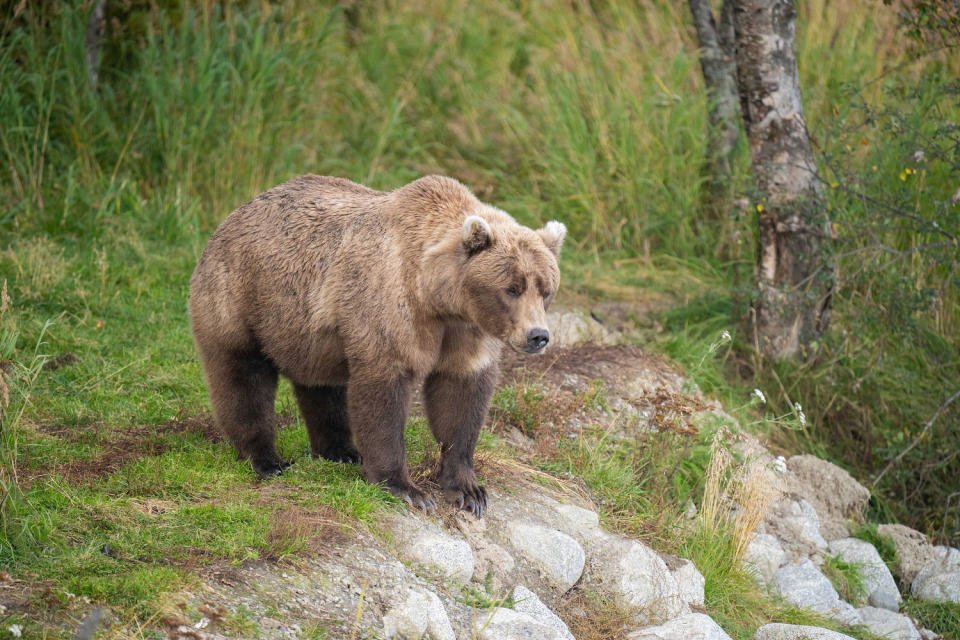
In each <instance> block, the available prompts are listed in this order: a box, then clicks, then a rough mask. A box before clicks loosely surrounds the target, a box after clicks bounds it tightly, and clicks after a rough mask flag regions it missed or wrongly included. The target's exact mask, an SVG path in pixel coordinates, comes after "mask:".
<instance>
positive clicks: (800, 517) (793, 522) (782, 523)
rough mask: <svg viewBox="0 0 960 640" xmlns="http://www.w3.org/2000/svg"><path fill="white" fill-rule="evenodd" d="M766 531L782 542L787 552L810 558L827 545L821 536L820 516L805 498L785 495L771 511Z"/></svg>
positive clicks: (768, 515)
mask: <svg viewBox="0 0 960 640" xmlns="http://www.w3.org/2000/svg"><path fill="white" fill-rule="evenodd" d="M764 524H765V527H766V532H767V533H768V534H771V535H773V536H774V537H776V538H777V540H778V541H779V542H780V545H781V546H782V547H783V549H784V551H786V552H787V553H789V554H791V556H796V557H807V556H810V555H813V554H815V553H817V552H818V551H822V550H823V549H826V548H827V541H826V540H825V539H824V537H823V536H822V535H820V517H819V516H818V515H817V511H816V509H814V508H813V505H811V504H810V503H809V502H807V501H806V500H804V499H802V498H801V499H799V500H794V499H791V498H784V499H781V500H779V501H777V502H776V503H774V505H773V506H772V507H771V508H770V509H769V510H768V511H767V515H766V517H765V519H764Z"/></svg>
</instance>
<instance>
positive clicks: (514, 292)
mask: <svg viewBox="0 0 960 640" xmlns="http://www.w3.org/2000/svg"><path fill="white" fill-rule="evenodd" d="M507 295H508V296H510V297H511V298H519V297H520V287H518V286H517V285H511V286H510V287H509V288H508V289H507Z"/></svg>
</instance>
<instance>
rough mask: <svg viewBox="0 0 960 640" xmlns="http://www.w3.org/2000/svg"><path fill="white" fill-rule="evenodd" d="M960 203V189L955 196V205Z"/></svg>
mask: <svg viewBox="0 0 960 640" xmlns="http://www.w3.org/2000/svg"><path fill="white" fill-rule="evenodd" d="M958 202H960V188H958V189H957V192H956V193H955V194H953V204H957V203H958Z"/></svg>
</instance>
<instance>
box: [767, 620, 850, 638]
mask: <svg viewBox="0 0 960 640" xmlns="http://www.w3.org/2000/svg"><path fill="white" fill-rule="evenodd" d="M753 640H855V639H854V638H851V637H850V636H848V635H846V634H844V633H840V632H839V631H831V630H830V629H824V628H822V627H808V626H806V625H799V624H783V623H780V622H775V623H773V624H765V625H763V626H762V627H760V628H759V629H757V630H756V632H754V634H753Z"/></svg>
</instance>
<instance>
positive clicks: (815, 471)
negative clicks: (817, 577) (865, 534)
mask: <svg viewBox="0 0 960 640" xmlns="http://www.w3.org/2000/svg"><path fill="white" fill-rule="evenodd" d="M787 468H788V469H789V470H790V474H791V475H792V476H793V479H794V481H793V482H791V483H790V487H789V490H790V492H791V493H795V494H797V495H799V496H801V497H803V498H805V499H806V500H807V501H808V502H809V503H810V504H811V505H813V508H814V509H815V510H816V512H817V514H818V515H819V516H820V532H821V533H822V534H823V536H824V537H825V538H827V539H829V540H835V539H837V538H845V537H847V536H848V535H850V531H849V530H848V528H847V522H848V521H850V520H853V521H855V522H863V510H864V508H865V507H866V506H867V502H868V501H869V500H870V491H869V490H868V489H867V488H866V487H864V486H863V485H862V484H860V483H859V482H857V481H856V480H854V478H853V476H851V475H850V474H849V473H847V472H846V471H845V470H843V469H841V468H840V467H838V466H837V465H835V464H832V463H830V462H827V461H826V460H821V459H820V458H818V457H816V456H811V455H800V456H793V457H791V458H790V459H789V460H787Z"/></svg>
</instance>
